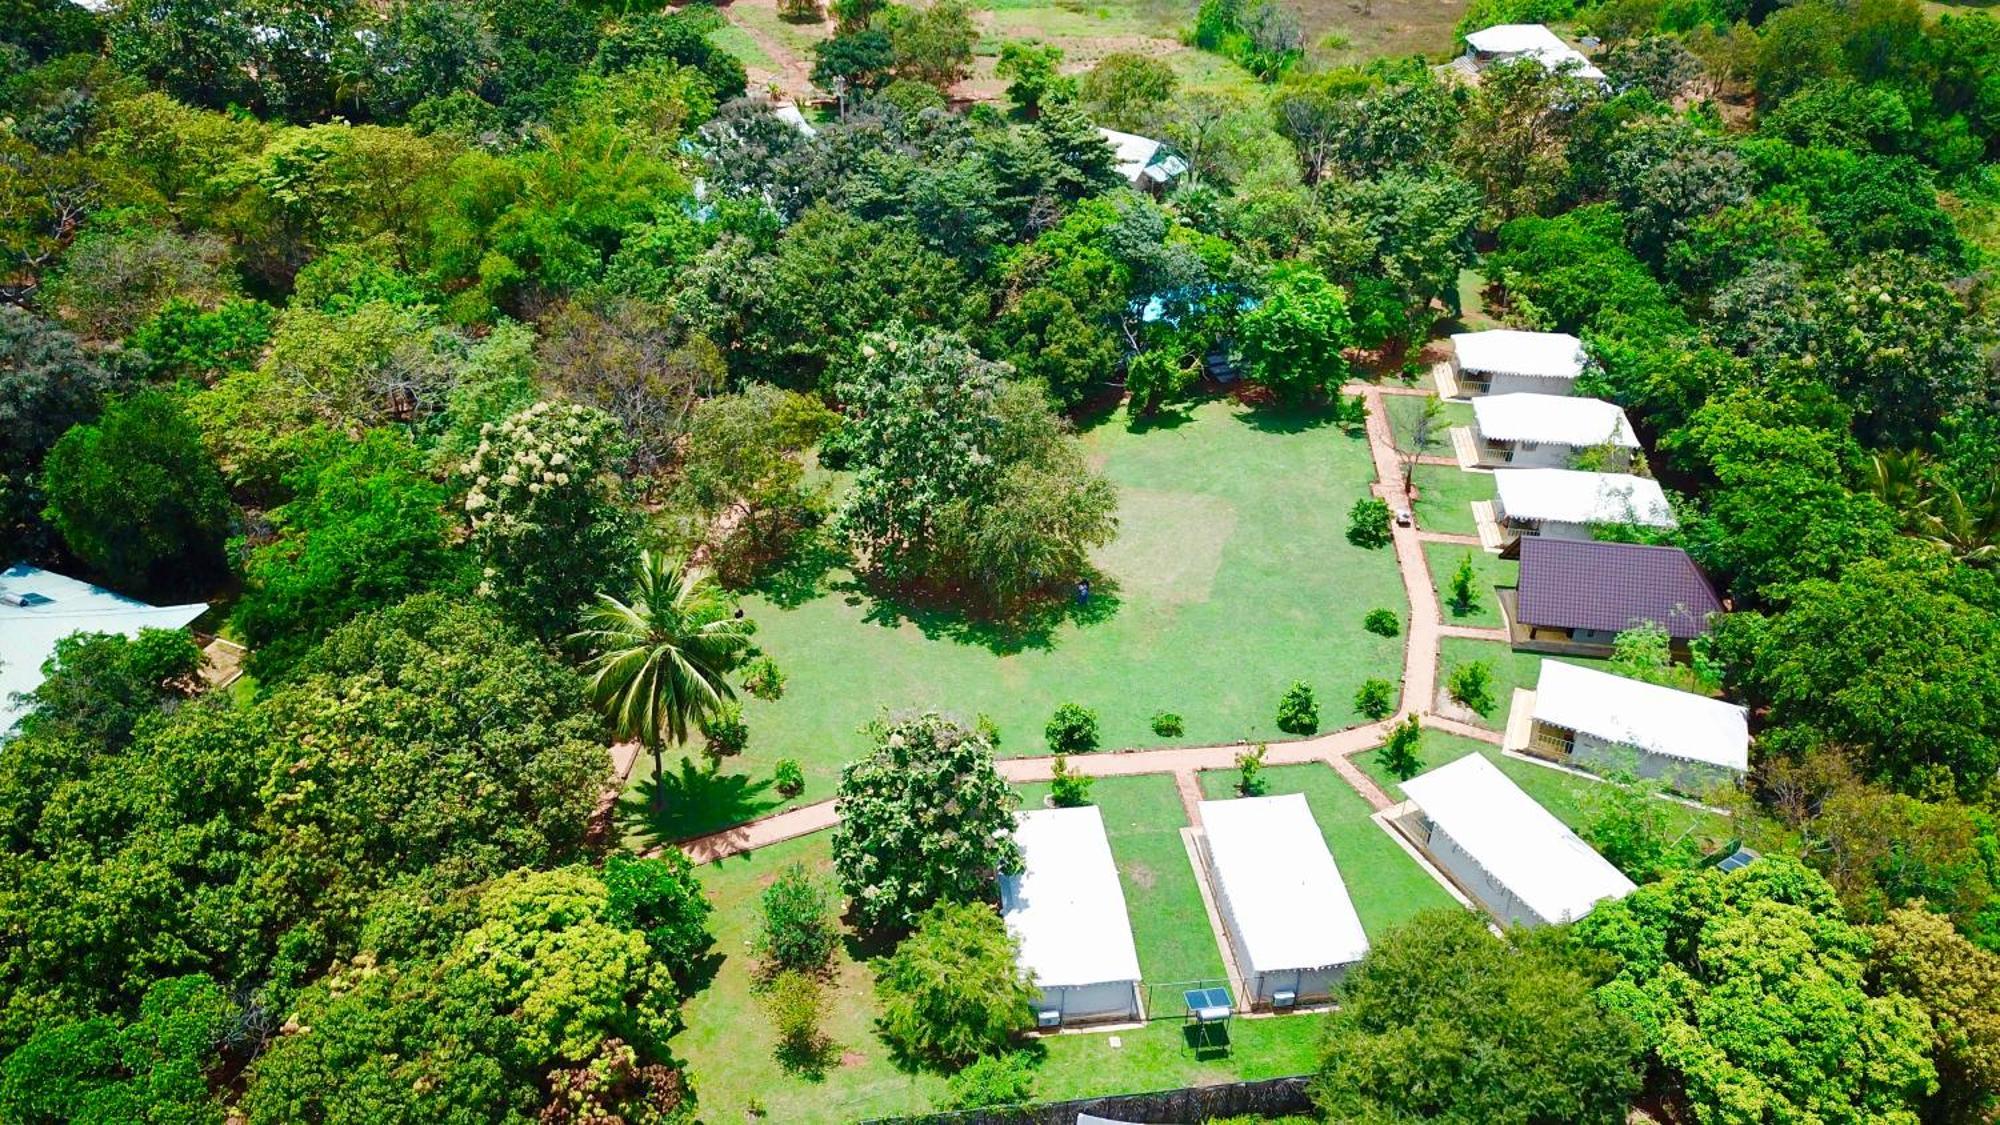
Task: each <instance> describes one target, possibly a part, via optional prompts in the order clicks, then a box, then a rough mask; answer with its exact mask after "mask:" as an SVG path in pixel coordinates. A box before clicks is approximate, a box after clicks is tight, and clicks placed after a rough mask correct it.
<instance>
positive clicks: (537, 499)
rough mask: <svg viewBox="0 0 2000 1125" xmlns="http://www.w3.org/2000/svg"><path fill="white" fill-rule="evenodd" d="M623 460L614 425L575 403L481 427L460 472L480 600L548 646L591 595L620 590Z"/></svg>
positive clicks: (627, 567) (630, 525)
mask: <svg viewBox="0 0 2000 1125" xmlns="http://www.w3.org/2000/svg"><path fill="white" fill-rule="evenodd" d="M627 453H628V451H627V450H626V448H625V443H624V439H623V437H622V436H621V431H620V429H619V426H618V422H617V420H616V419H614V418H612V417H611V416H610V415H609V414H606V413H604V412H603V411H601V410H594V409H591V408H590V407H587V406H578V405H576V404H574V403H561V402H537V403H535V404H534V405H533V406H529V407H527V408H525V409H523V410H520V411H518V412H516V413H515V414H513V415H512V416H511V417H509V418H507V419H506V420H505V421H503V422H501V423H500V424H499V425H487V426H483V427H481V429H480V439H479V448H478V449H477V450H476V451H474V453H473V455H472V459H471V460H470V461H468V462H467V463H466V465H465V476H466V477H467V478H468V479H469V480H470V481H471V488H470V489H469V490H468V491H467V493H466V496H465V512H466V515H467V516H468V517H469V518H470V519H471V522H472V547H473V549H474V550H475V551H476V552H478V554H479V558H480V562H481V563H482V564H483V565H484V567H485V569H484V572H483V574H482V576H481V581H480V583H479V593H480V596H482V597H488V598H492V599H493V600H494V601H495V602H497V603H498V604H499V605H500V607H501V609H502V610H504V611H505V612H506V613H507V614H508V616H510V617H512V618H513V619H514V620H515V621H517V622H519V623H520V624H522V625H524V626H526V627H528V628H530V629H532V630H534V631H535V632H536V633H537V634H539V635H540V636H542V637H544V638H554V637H560V636H563V635H565V634H567V633H568V632H569V631H570V630H572V629H573V628H575V626H576V615H577V614H578V612H579V611H580V609H581V607H583V606H585V605H588V604H590V602H591V601H592V599H593V598H594V597H595V595H596V594H597V593H598V592H599V591H622V590H623V583H625V582H626V581H628V580H629V578H630V575H631V573H632V560H633V559H634V557H636V555H637V553H638V548H637V543H636V538H635V532H636V523H637V521H636V517H635V515H634V513H633V512H632V510H631V509H630V508H628V507H626V506H625V505H623V504H621V503H620V502H619V501H620V492H621V490H622V488H623V484H622V482H621V481H620V480H619V478H618V475H617V473H616V472H615V471H614V468H613V467H614V466H616V465H619V464H622V463H623V462H624V461H625V459H626V456H627Z"/></svg>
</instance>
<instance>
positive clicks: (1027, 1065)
mask: <svg viewBox="0 0 2000 1125" xmlns="http://www.w3.org/2000/svg"><path fill="white" fill-rule="evenodd" d="M1033 1100H1035V1057H1034V1056H1033V1055H1030V1054H1029V1053H1028V1052H1026V1051H1009V1052H1007V1053H1006V1054H1004V1055H988V1056H986V1057H985V1058H982V1059H980V1060H978V1061H977V1062H975V1063H973V1064H972V1065H971V1066H968V1067H966V1068H965V1069H964V1070H961V1071H959V1072H958V1073H957V1074H954V1075H952V1076H951V1083H950V1085H948V1086H946V1087H945V1095H944V1101H943V1103H942V1104H941V1105H940V1106H939V1108H941V1109H946V1110H955V1109H988V1108H994V1107H1000V1106H1015V1105H1026V1104H1028V1103H1029V1102H1031V1101H1033Z"/></svg>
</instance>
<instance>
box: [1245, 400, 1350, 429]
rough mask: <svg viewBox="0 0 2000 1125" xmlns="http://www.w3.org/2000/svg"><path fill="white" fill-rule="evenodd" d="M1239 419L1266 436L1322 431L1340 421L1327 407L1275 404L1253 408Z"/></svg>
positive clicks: (1331, 408)
mask: <svg viewBox="0 0 2000 1125" xmlns="http://www.w3.org/2000/svg"><path fill="white" fill-rule="evenodd" d="M1240 417H1241V418H1242V419H1243V422H1244V424H1245V425H1247V426H1249V427H1250V428H1251V429H1253V430H1256V431H1258V432H1259V433H1266V434H1303V433H1307V432H1309V431H1311V430H1319V429H1324V428H1326V427H1328V426H1331V425H1334V424H1336V423H1337V422H1339V420H1340V419H1339V417H1338V416H1337V415H1336V414H1335V413H1334V410H1333V407H1332V406H1329V405H1323V404H1315V405H1309V406H1300V405H1287V404H1283V403H1276V402H1273V403H1269V404H1265V405H1259V406H1257V407H1254V408H1253V409H1251V410H1248V411H1245V412H1244V413H1243V414H1242V415H1240Z"/></svg>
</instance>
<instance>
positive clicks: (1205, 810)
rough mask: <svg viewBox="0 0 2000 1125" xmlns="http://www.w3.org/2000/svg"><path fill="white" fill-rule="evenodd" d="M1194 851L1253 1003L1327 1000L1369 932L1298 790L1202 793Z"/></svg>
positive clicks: (1268, 1004) (1364, 951)
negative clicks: (1219, 796) (1212, 797)
mask: <svg viewBox="0 0 2000 1125" xmlns="http://www.w3.org/2000/svg"><path fill="white" fill-rule="evenodd" d="M1200 813H1201V855H1202V860H1203V862H1204V864H1205V865H1206V867H1207V872H1206V873H1207V875H1208V880H1209V885H1210V886H1211V887H1212V888H1213V889H1214V892H1215V904H1216V909H1217V910H1218V911H1220V912H1221V914H1222V921H1223V928H1224V929H1225V930H1227V931H1228V934H1229V943H1230V946H1231V948H1232V949H1233V950H1234V951H1235V954H1236V967H1237V970H1238V971H1239V972H1240V973H1241V974H1242V976H1243V999H1244V1000H1245V1001H1247V1002H1248V1003H1250V1004H1252V1005H1253V1006H1265V1007H1278V1008H1284V1007H1290V1006H1291V1005H1293V1004H1301V1003H1306V1002H1308V1001H1312V1000H1324V999H1326V998H1327V997H1328V996H1330V995H1331V994H1332V992H1333V989H1334V986H1335V985H1337V984H1339V983H1340V979H1341V977H1343V976H1345V975H1346V973H1347V969H1348V967H1349V966H1351V965H1353V964H1354V963H1355V962H1357V961H1359V960H1361V958H1362V957H1363V956H1365V955H1366V954H1367V952H1368V935H1367V934H1365V933H1363V932H1362V929H1361V918H1360V916H1359V915H1357V914H1356V913H1355V912H1354V902H1353V900H1351V899H1350V898H1348V895H1347V884H1346V883H1344V882H1342V881H1341V878H1340V868H1339V867H1338V866H1337V865H1336V864H1335V863H1334V861H1333V853H1332V852H1331V851H1328V850H1327V846H1326V837H1325V836H1324V835H1322V834H1321V833H1320V830H1319V823H1318V822H1317V821H1315V820H1314V819H1313V814H1312V809H1311V808H1310V807H1309V806H1308V805H1307V804H1306V799H1305V797H1304V796H1302V795H1300V794H1297V793H1289V794H1286V795H1284V796H1280V797H1244V798H1239V799H1236V800H1229V801H1203V802H1201V807H1200Z"/></svg>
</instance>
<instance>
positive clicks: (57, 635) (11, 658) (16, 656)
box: [0, 563, 208, 734]
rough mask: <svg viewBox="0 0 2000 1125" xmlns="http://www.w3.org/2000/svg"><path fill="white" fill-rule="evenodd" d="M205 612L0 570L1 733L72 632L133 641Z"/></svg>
mask: <svg viewBox="0 0 2000 1125" xmlns="http://www.w3.org/2000/svg"><path fill="white" fill-rule="evenodd" d="M22 602H25V603H27V604H18V603H22ZM207 609H208V607H207V606H205V605H202V604H199V603H195V604H192V605H170V606H150V605H147V604H146V603H144V602H140V601H134V600H132V599H131V598H127V597H122V596H120V595H118V594H114V593H112V592H111V591H109V590H105V589H100V588H99V587H96V586H92V585H91V584H90V583H88V582H80V581H78V580H76V579H74V578H68V577H65V576H63V575H60V574H57V573H56V572H54V571H52V570H42V569H40V568H39V567H32V566H28V565H26V564H22V563H16V564H15V565H13V566H10V567H8V568H7V569H6V570H4V571H0V734H5V733H7V732H8V731H10V730H12V729H13V727H14V723H15V722H16V721H17V720H19V719H20V717H21V714H22V712H23V710H24V708H22V707H21V706H20V705H18V704H16V703H15V702H14V696H15V694H16V693H19V692H30V691H33V690H35V688H36V687H38V686H40V684H41V682H42V665H44V664H46V663H48V660H49V657H51V656H54V655H55V651H56V642H57V641H59V640H62V639H63V638H64V637H67V636H69V635H70V634H72V633H121V634H123V635H125V636H128V637H133V636H137V635H138V634H139V630H141V629H179V628H181V627H182V626H184V625H186V624H187V623H188V622H190V621H193V620H194V619H195V618H197V617H200V616H201V615H202V613H203V612H204V611H205V610H207Z"/></svg>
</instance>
